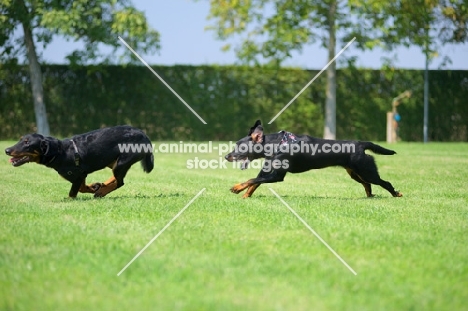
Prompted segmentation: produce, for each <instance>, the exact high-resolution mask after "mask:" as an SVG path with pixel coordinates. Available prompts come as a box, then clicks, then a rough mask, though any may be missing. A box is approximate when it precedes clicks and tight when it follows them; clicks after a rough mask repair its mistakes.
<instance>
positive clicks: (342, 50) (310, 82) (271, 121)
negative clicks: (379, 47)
mask: <svg viewBox="0 0 468 311" xmlns="http://www.w3.org/2000/svg"><path fill="white" fill-rule="evenodd" d="M354 40H356V37H354V38H353V39H352V40H351V41H349V43H348V44H346V45H345V47H344V48H342V49H341V51H340V52H338V54H336V55H335V57H333V59H332V60H331V61H329V62H328V64H326V65H325V67H323V69H322V70H320V72H319V73H317V74H316V75H315V77H314V78H313V79H312V80H310V81H309V83H307V84H306V86H304V87H303V88H302V90H300V92H299V93H297V95H296V96H294V98H293V99H291V101H289V103H288V104H287V105H286V106H284V107H283V109H281V110H280V112H278V114H277V115H276V116H275V117H274V118H273V119H271V120H270V122H268V124H271V123H273V121H275V120H276V118H278V117H279V116H280V114H282V113H283V112H284V111H285V110H286V109H287V108H288V107H289V106H290V105H291V104H292V103H293V102H294V101H295V100H296V98H298V97H299V95H301V94H302V92H304V91H305V90H306V89H307V88H308V87H309V85H311V84H312V83H313V82H314V81H315V79H317V78H318V76H320V75H321V74H322V72H324V71H325V70H326V69H327V68H328V66H330V64H331V63H333V62H334V61H335V59H337V58H338V56H340V55H341V53H343V52H344V50H346V49H347V48H348V47H349V46H350V45H351V43H353V42H354Z"/></svg>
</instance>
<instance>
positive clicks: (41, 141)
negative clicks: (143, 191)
mask: <svg viewBox="0 0 468 311" xmlns="http://www.w3.org/2000/svg"><path fill="white" fill-rule="evenodd" d="M119 144H135V145H146V146H148V147H149V146H152V145H151V141H150V139H149V138H148V136H146V135H145V134H144V133H143V132H142V131H141V130H139V129H137V128H134V127H131V126H128V125H121V126H115V127H108V128H103V129H98V130H95V131H92V132H88V133H85V134H81V135H76V136H73V137H72V138H70V139H64V140H59V139H56V138H53V137H44V136H43V135H40V134H27V135H25V136H23V137H22V138H21V140H20V141H19V142H18V143H17V144H16V145H14V146H12V147H10V148H6V149H5V153H6V154H7V155H9V156H11V157H12V158H11V159H10V162H11V163H12V165H13V166H15V167H16V166H21V165H23V164H25V163H28V162H36V163H38V164H42V165H45V166H47V167H50V168H53V169H54V170H56V171H57V172H58V173H59V174H60V175H61V176H62V177H63V178H65V179H66V180H68V181H69V182H71V183H72V187H71V189H70V192H69V196H70V197H76V195H77V194H78V192H84V193H86V192H87V193H94V196H95V197H104V196H105V195H107V194H108V193H109V192H111V191H114V190H115V189H117V188H120V187H122V186H123V185H124V178H125V175H126V174H127V172H128V170H129V169H130V167H131V166H132V165H133V164H135V163H136V162H138V161H141V164H142V167H143V170H144V171H145V172H146V173H149V172H151V170H152V169H153V167H154V158H153V153H152V150H149V149H146V151H144V149H142V150H141V152H131V151H130V152H121V150H120V148H119ZM75 146H76V149H75ZM105 167H109V168H111V169H112V172H113V177H111V178H110V179H109V180H108V181H106V182H104V183H94V184H90V185H86V184H85V180H86V177H87V175H88V174H91V173H92V172H95V171H97V170H101V169H103V168H105Z"/></svg>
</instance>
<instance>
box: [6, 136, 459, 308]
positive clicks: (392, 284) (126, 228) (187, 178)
mask: <svg viewBox="0 0 468 311" xmlns="http://www.w3.org/2000/svg"><path fill="white" fill-rule="evenodd" d="M11 144H13V142H0V149H1V150H3V149H4V148H5V147H7V146H10V145H11ZM391 148H392V149H394V150H396V151H397V152H398V154H397V155H394V156H381V155H376V156H375V158H376V160H377V163H378V166H379V171H380V174H381V176H382V178H383V179H385V180H388V181H390V182H391V183H392V184H393V185H394V186H395V188H396V189H397V190H400V191H401V192H402V193H403V195H404V196H403V197H402V198H393V197H391V196H390V194H389V193H388V192H387V191H385V190H383V189H382V188H380V187H377V186H374V187H373V189H374V193H375V194H376V197H375V198H371V199H368V198H366V197H365V192H364V188H363V187H362V186H361V185H360V184H358V183H356V182H355V181H353V180H352V179H351V178H350V177H349V176H348V174H347V173H346V172H345V171H344V170H343V169H341V168H328V169H324V170H318V171H311V172H307V173H304V174H299V175H292V174H289V175H287V176H286V180H285V182H283V183H277V184H271V185H262V186H261V187H260V188H259V189H258V190H257V192H256V193H255V194H254V196H253V197H252V198H250V199H242V198H241V194H239V195H234V194H232V193H231V192H230V191H229V188H230V187H231V186H232V185H234V184H235V183H238V182H242V181H245V180H247V179H249V178H251V177H255V176H256V175H257V170H256V169H248V170H245V171H241V170H239V169H234V168H232V165H228V168H224V169H205V170H203V169H195V168H192V169H187V161H189V160H194V159H195V157H198V158H199V160H201V159H213V160H216V159H218V158H219V156H218V154H217V153H216V152H215V153H213V154H156V155H155V168H154V170H153V172H151V173H150V174H145V173H143V171H142V170H141V167H140V165H139V164H137V165H135V166H134V167H133V168H132V169H131V170H130V171H129V173H128V175H127V178H126V184H125V186H124V187H122V188H120V189H118V190H117V191H115V192H113V193H111V194H110V195H108V196H107V197H106V198H103V199H93V198H92V197H91V196H90V195H89V194H79V195H78V198H77V199H76V200H70V199H68V198H67V195H68V191H69V188H70V184H69V183H68V182H67V181H65V180H64V179H62V178H61V177H59V176H58V174H57V173H56V172H55V171H53V170H51V169H48V168H46V167H44V166H40V165H37V164H26V165H24V166H22V167H18V168H13V167H11V165H10V164H9V163H8V157H7V156H5V155H3V156H0V170H1V172H2V174H1V175H2V177H1V181H0V183H1V184H0V310H67V311H71V310H467V308H468V192H467V190H468V144H448V143H447V144H442V143H430V144H427V145H423V144H417V143H414V144H408V143H401V144H396V145H393V146H391ZM110 173H111V172H110V170H108V169H106V170H103V171H100V172H97V173H94V174H92V175H90V176H89V177H88V182H96V181H101V182H102V181H104V180H106V179H107V178H108V177H110ZM269 187H271V188H272V189H273V190H274V191H275V192H276V193H278V194H279V195H280V196H281V197H282V198H283V199H284V200H285V202H287V203H288V204H289V206H290V207H291V208H293V209H294V210H295V211H296V212H297V213H298V214H299V215H300V216H301V217H302V218H303V219H304V220H305V221H306V222H307V223H308V224H309V225H310V227H311V228H313V230H315V231H316V232H317V233H318V234H319V235H320V236H321V237H322V238H323V240H324V241H326V242H327V243H328V244H329V245H330V247H331V248H333V249H334V250H335V251H336V252H337V254H339V255H340V256H341V257H342V258H343V260H344V261H345V262H346V263H347V264H348V265H349V266H350V267H351V268H352V269H354V270H355V271H356V272H357V275H354V274H353V273H352V272H351V271H350V270H349V269H348V268H347V267H346V266H345V265H344V264H343V263H342V262H341V261H339V260H338V259H337V257H335V255H334V254H333V253H332V252H331V251H330V250H329V249H328V248H326V247H325V245H324V244H322V242H320V241H319V239H318V238H317V237H315V236H314V235H313V234H312V233H311V232H310V231H308V229H307V228H306V227H305V226H304V225H303V224H302V223H301V222H300V221H299V220H298V219H297V218H296V217H295V216H294V215H293V214H292V213H291V212H290V211H289V210H288V209H287V208H286V206H284V205H283V203H282V202H281V201H280V200H279V199H278V198H277V197H275V196H274V195H273V193H272V192H271V191H270V190H269V189H268V188H269ZM202 189H206V190H205V191H204V192H203V193H202V194H201V195H200V196H199V197H198V198H197V199H196V200H195V201H194V202H193V203H192V204H191V205H190V206H189V207H188V208H187V209H186V210H185V212H184V213H183V214H182V215H181V216H180V217H179V218H178V219H176V220H175V221H174V222H173V223H172V225H171V226H169V227H168V228H167V229H166V231H164V232H163V233H162V234H161V235H160V236H159V237H158V238H157V239H156V240H155V241H154V242H153V243H152V244H151V245H150V246H149V247H148V248H147V249H146V250H145V251H144V252H143V253H142V254H141V255H140V256H139V257H138V258H137V259H136V260H135V261H134V262H133V263H132V264H131V265H130V266H129V267H128V268H127V269H126V270H125V271H123V272H122V274H121V275H120V276H117V274H118V273H119V272H120V271H121V270H122V269H123V268H124V266H125V265H126V264H127V263H128V262H129V261H130V260H132V258H133V257H134V256H135V255H136V254H137V253H138V252H139V251H140V250H141V249H142V248H143V247H144V246H145V245H146V244H147V243H148V242H149V241H150V240H151V239H152V238H153V237H154V236H155V235H156V234H157V233H158V232H159V231H160V230H161V229H162V228H163V227H164V226H165V225H166V224H167V223H168V222H169V221H170V220H171V219H172V218H173V217H174V216H175V215H176V214H177V213H178V212H179V211H181V209H182V208H183V207H184V206H186V205H187V203H188V202H189V201H190V200H192V198H193V197H194V196H195V195H196V194H197V193H199V192H200V191H201V190H202Z"/></svg>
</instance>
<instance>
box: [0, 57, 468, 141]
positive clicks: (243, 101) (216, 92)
mask: <svg viewBox="0 0 468 311" xmlns="http://www.w3.org/2000/svg"><path fill="white" fill-rule="evenodd" d="M154 69H155V70H156V72H158V74H160V75H161V76H162V77H163V78H164V79H165V81H166V82H167V83H169V85H171V87H172V88H173V89H174V90H175V91H176V92H177V93H178V94H180V96H181V97H182V98H183V99H184V100H185V101H186V102H187V103H188V104H189V105H190V106H191V107H192V108H193V109H195V111H197V113H198V114H199V115H200V116H201V117H202V118H203V119H204V120H205V121H207V123H208V124H207V125H204V124H202V123H201V122H200V120H199V119H198V118H196V117H195V116H194V115H193V114H192V113H191V112H190V111H189V110H188V109H187V108H186V107H185V106H184V105H183V104H182V103H181V102H180V101H179V99H177V98H176V97H175V96H174V94H172V93H171V92H170V91H169V90H168V89H167V88H166V87H165V86H164V85H163V84H162V83H161V82H160V81H159V80H158V79H157V78H156V77H154V75H153V74H152V73H151V72H150V71H149V70H148V69H147V68H146V67H143V66H125V67H120V66H99V67H96V66H87V67H73V68H70V67H67V66H56V65H47V66H43V71H44V90H45V95H46V101H47V103H48V108H49V109H48V118H49V122H50V125H51V132H52V134H53V135H55V136H59V137H69V136H71V135H74V134H77V133H82V132H85V131H89V130H93V129H96V128H100V127H103V126H111V125H117V124H132V125H134V126H137V127H141V128H143V129H145V131H146V132H147V133H148V134H149V135H150V137H151V138H153V139H156V140H179V139H180V140H208V139H215V140H216V139H220V140H237V139H238V138H239V137H241V136H244V135H246V133H247V130H248V128H249V127H250V126H251V123H253V122H254V121H255V120H256V119H262V120H263V122H264V123H267V122H268V121H269V120H271V119H272V118H273V117H274V116H275V115H276V114H277V113H278V112H279V111H280V110H281V109H282V108H283V107H284V106H285V105H286V104H287V103H289V101H290V100H291V99H292V98H293V97H294V96H295V95H296V94H297V93H298V92H299V91H300V90H301V89H302V88H303V87H304V86H305V85H306V84H307V83H308V82H309V81H310V80H311V79H312V78H313V77H314V76H315V75H316V74H317V71H306V70H300V69H279V70H276V69H273V68H270V67H255V68H251V67H235V66H220V67H217V66H174V67H162V66H155V67H154ZM325 79H326V77H325V76H324V75H321V76H319V77H318V79H317V80H316V81H315V82H314V83H312V85H310V86H309V88H307V89H306V90H305V92H304V93H303V94H302V95H301V96H299V97H298V98H297V99H296V100H295V101H294V102H293V103H292V104H291V106H290V107H289V108H288V109H286V110H285V111H284V113H283V114H282V115H281V116H279V117H278V118H277V119H276V120H275V121H274V122H273V123H272V124H271V125H265V129H266V131H268V132H274V131H279V130H282V129H285V130H289V131H292V132H296V133H308V134H310V135H313V136H318V137H321V136H322V129H323V122H324V121H323V120H324V118H323V115H324V109H323V102H324V98H325V94H324V92H323V89H322V85H323V84H324V81H325ZM429 81H430V90H431V91H430V95H431V97H430V98H431V99H430V103H429V104H430V110H429V111H430V113H429V116H430V118H429V130H430V139H431V140H436V141H468V133H467V129H468V106H467V105H466V101H465V99H466V93H467V90H468V84H467V81H468V74H467V72H466V71H430V80H429ZM337 84H338V85H337V137H338V138H343V139H344V138H347V139H361V140H377V141H382V140H385V133H386V112H387V111H390V110H391V103H392V99H393V98H394V97H396V96H397V95H398V94H400V93H401V92H403V91H405V90H411V91H412V92H413V95H412V97H411V98H409V99H406V100H404V101H403V103H402V104H401V105H400V106H399V107H398V110H399V113H400V114H401V116H402V121H401V122H400V136H401V138H402V139H403V140H406V141H420V140H422V127H423V125H422V121H423V118H422V116H423V111H422V109H423V72H422V71H418V70H395V69H392V68H390V67H389V68H387V69H386V70H362V69H356V68H353V67H351V68H349V69H343V70H338V72H337ZM31 96H32V95H31V91H30V87H29V75H28V72H27V69H26V68H25V67H20V66H18V65H15V64H9V65H7V64H4V65H1V67H0V103H1V104H0V124H2V127H0V138H3V139H17V138H18V137H19V136H21V135H23V134H25V133H27V132H33V131H35V123H34V121H33V120H34V111H33V109H32V108H31V105H30V102H31Z"/></svg>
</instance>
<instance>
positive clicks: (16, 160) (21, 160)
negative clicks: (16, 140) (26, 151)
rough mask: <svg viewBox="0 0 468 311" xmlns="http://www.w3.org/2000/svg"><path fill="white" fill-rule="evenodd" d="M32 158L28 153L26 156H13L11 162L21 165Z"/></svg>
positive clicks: (14, 164)
mask: <svg viewBox="0 0 468 311" xmlns="http://www.w3.org/2000/svg"><path fill="white" fill-rule="evenodd" d="M30 159H31V158H30V157H29V156H27V155H26V156H24V157H13V158H10V163H11V165H13V166H21V165H23V164H25V163H28V162H30Z"/></svg>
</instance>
